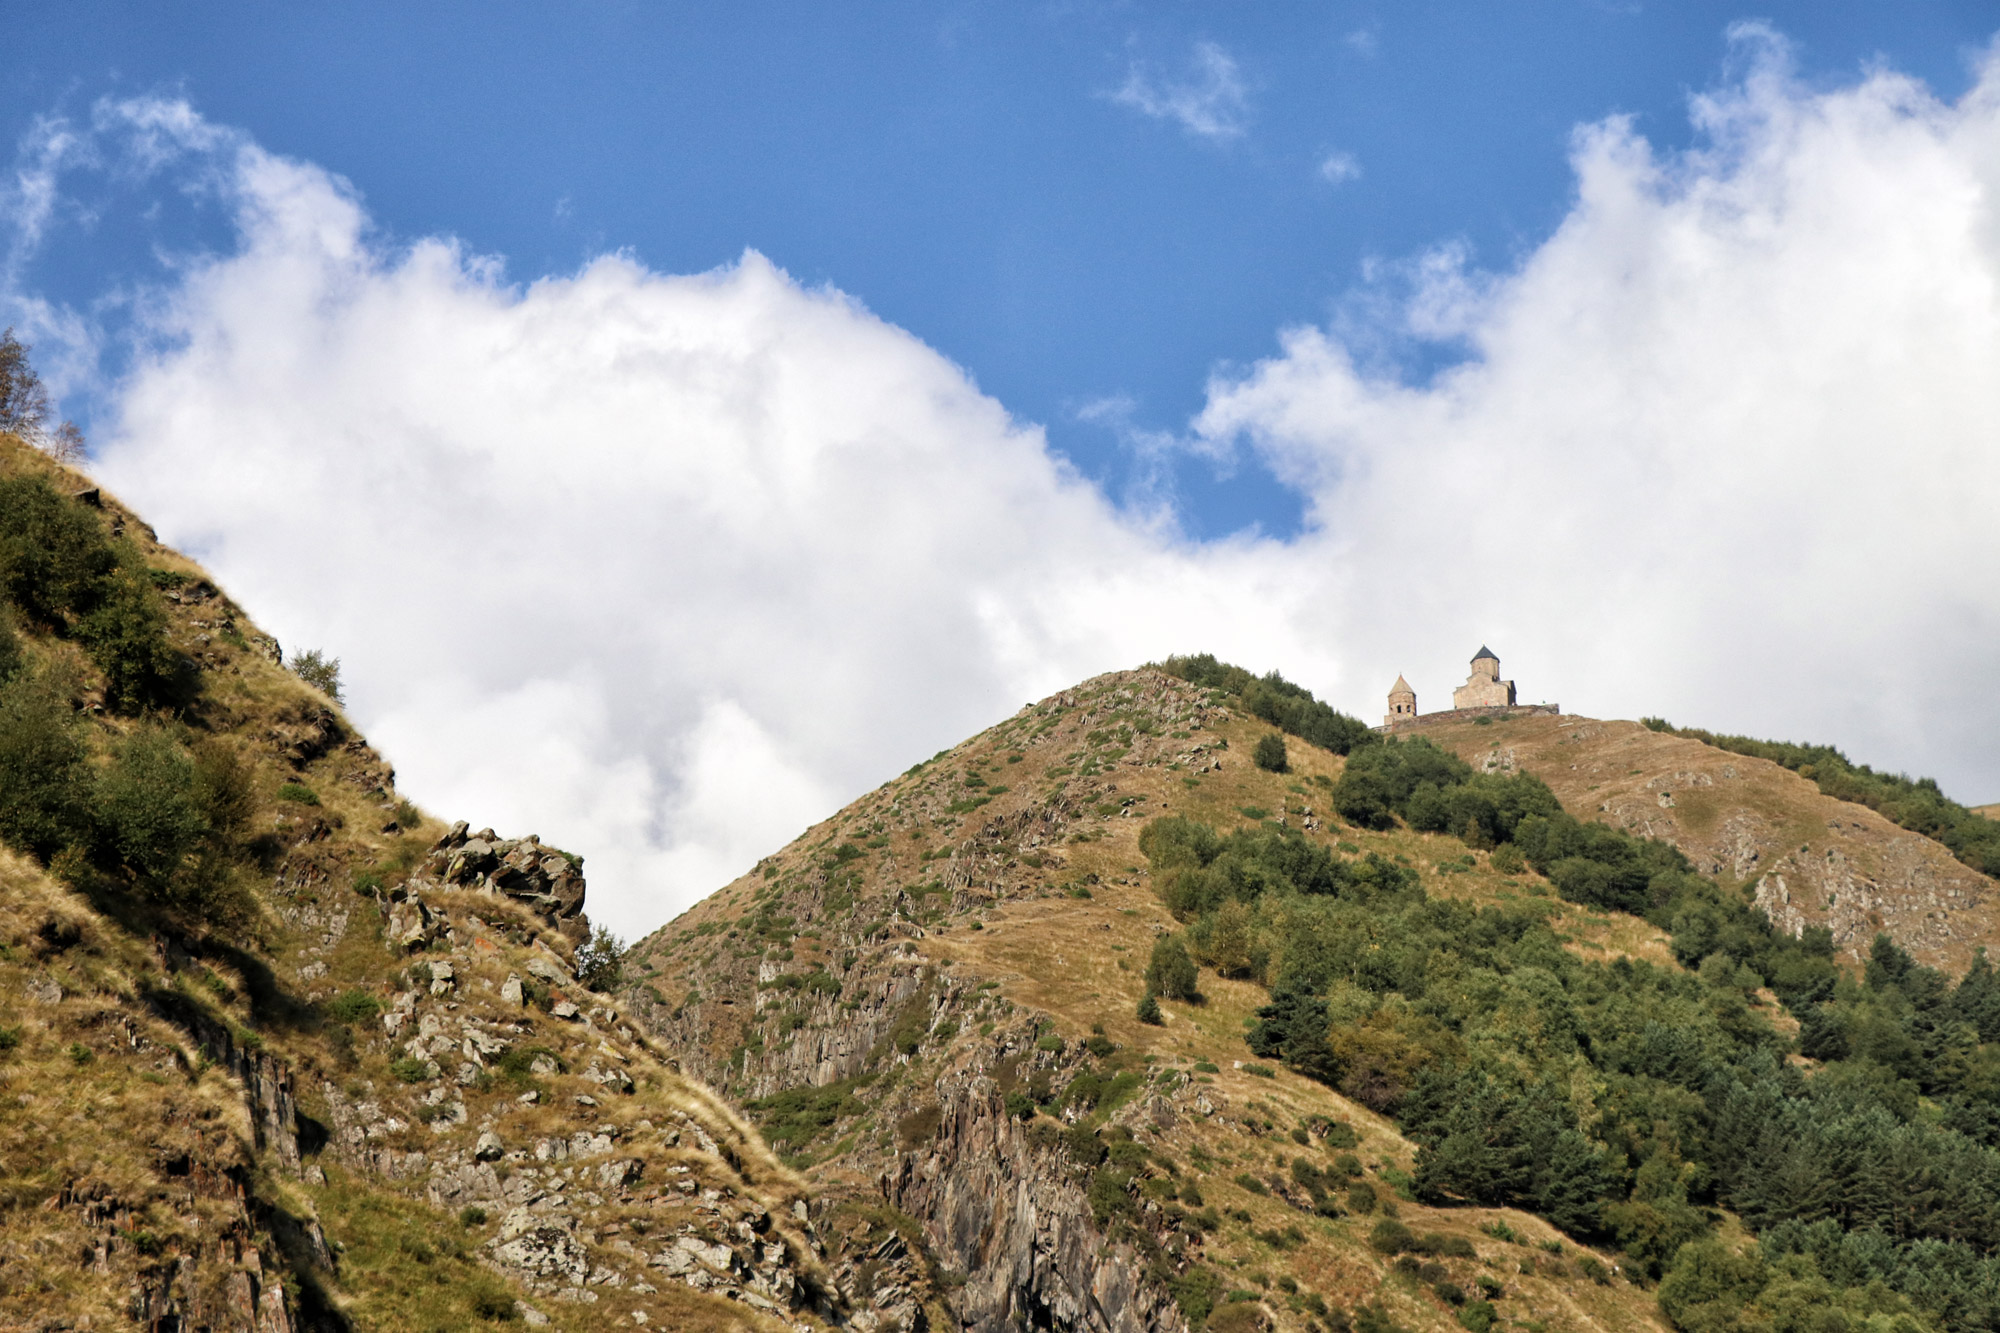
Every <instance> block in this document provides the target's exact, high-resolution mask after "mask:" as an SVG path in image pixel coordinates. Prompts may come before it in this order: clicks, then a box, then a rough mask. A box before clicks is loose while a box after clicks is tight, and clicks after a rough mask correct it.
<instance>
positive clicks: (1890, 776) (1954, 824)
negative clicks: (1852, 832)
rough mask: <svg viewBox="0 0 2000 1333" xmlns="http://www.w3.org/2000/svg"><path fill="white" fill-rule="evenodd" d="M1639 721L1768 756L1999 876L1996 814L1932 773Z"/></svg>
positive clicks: (1828, 749)
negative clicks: (1912, 773) (1910, 773)
mask: <svg viewBox="0 0 2000 1333" xmlns="http://www.w3.org/2000/svg"><path fill="white" fill-rule="evenodd" d="M1640 721H1641V722H1643V723H1644V724H1645V725H1646V727H1647V728H1648V729H1649V730H1651V731H1659V732H1665V733H1666V734H1667V735H1670V736H1683V737H1686V738H1687V739H1688V740H1695V741H1701V742H1703V743H1704V744H1707V745H1713V746H1714V747H1715V748H1716V749H1718V750H1727V751H1729V752H1730V753H1731V754H1742V755H1749V756H1751V757H1752V758H1756V759H1768V760H1770V761H1771V762H1772V763H1774V764H1778V765H1780V766H1782V767H1784V768H1788V769H1790V770H1792V772H1794V773H1797V774H1798V775H1799V776H1800V777H1802V778H1810V779H1811V780H1812V781H1813V782H1814V783H1815V784H1817V785H1818V787H1819V789H1820V790H1821V791H1822V792H1824V793H1826V794H1827V795H1828V796H1831V797H1833V798H1834V799H1835V800H1840V801H1852V802H1853V803H1855V804H1856V805H1865V806H1867V807H1868V808H1869V809H1871V810H1873V811H1875V812H1876V813H1877V814H1879V815H1881V816H1882V817H1883V818H1885V819H1887V820H1889V821H1890V822H1891V823H1894V824H1896V825H1898V826H1900V827H1902V828H1906V829H1908V830H1910V831H1911V832H1912V833H1921V834H1923V835H1924V836H1925V837H1926V838H1931V839H1934V840H1935V841H1937V842H1941V843H1943V844H1944V845H1945V846H1946V847H1948V848H1950V849H1951V854H1952V855H1953V856H1956V857H1957V858H1958V859H1959V860H1960V861H1963V862H1964V863H1965V864H1966V865H1969V866H1971V867H1972V868H1973V869H1974V870H1977V871H1979V872H1980V873H1981V874H1986V875H1992V876H1994V877H1995V878H2000V820H1992V819H1988V818H1986V817H1985V816H1984V815H1981V814H1977V813H1975V812H1974V811H1972V810H1969V809H1967V808H1966V807H1965V806H1962V805H1960V804H1959V803H1958V802H1957V801H1954V800H1952V799H1951V798H1950V797H1949V796H1946V795H1945V794H1944V792H1943V791H1941V790H1940V789H1939V788H1938V784H1937V779H1935V778H1909V777H1905V776H1904V775H1903V774H1901V773H1877V772H1876V771H1875V770H1874V769H1872V768H1870V767H1869V766H1868V765H1866V764H1857V763H1855V762H1854V761H1853V760H1851V759H1849V758H1848V757H1847V756H1846V755H1845V754H1842V753H1841V752H1840V751H1839V750H1837V749H1835V748H1834V747H1833V746H1831V745H1797V744H1794V743H1792V742H1790V741H1760V740H1755V739H1753V738H1751V737H1749V736H1725V735H1717V734H1716V733H1715V732H1712V731H1703V730H1702V729H1700V728H1699V727H1676V726H1674V725H1673V724H1672V723H1670V722H1668V721H1667V720H1666V719H1665V718H1660V717H1648V718H1641V719H1640Z"/></svg>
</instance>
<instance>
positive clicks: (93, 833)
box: [0, 476, 255, 926]
mask: <svg viewBox="0 0 2000 1333" xmlns="http://www.w3.org/2000/svg"><path fill="white" fill-rule="evenodd" d="M24 630H32V631H35V632H36V637H38V638H40V639H42V640H44V641H53V642H60V641H64V640H67V641H69V642H72V643H74V644H76V645H77V646H78V647H80V648H81V649H82V650H83V653H84V655H85V657H87V658H88V660H89V661H90V663H92V664H93V665H94V666H95V667H96V668H97V670H98V672H99V673H101V675H102V679H103V683H104V702H105V706H106V709H107V710H108V711H109V712H111V713H112V714H114V715H117V714H124V715H127V716H128V717H130V718H131V719H132V720H131V721H129V722H126V723H123V724H121V725H120V726H119V727H118V728H117V729H116V730H115V731H113V730H109V729H105V728H99V727H95V726H93V725H91V724H90V723H89V722H88V721H86V719H85V717H84V716H83V715H82V714H81V713H80V712H79V710H78V708H77V706H76V699H77V698H78V696H79V695H81V694H82V693H83V672H82V669H81V665H80V663H78V662H77V661H76V660H75V659H74V658H72V657H70V656H68V655H66V654H65V653H63V652H59V651H51V650H50V648H41V649H33V648H31V647H30V639H29V638H28V637H26V636H24V634H23V631H24ZM166 631H167V616H166V609H165V607H164V605H163V604H162V602H161V600H160V594H159V591H158V589H157V588H155V587H154V585H153V582H152V579H151V577H150V575H149V573H148V571H147V568H146V566H145V563H144V562H143V560H141V559H140V557H139V555H138V552H137V551H136V550H134V549H133V548H132V546H131V545H130V544H129V543H126V542H122V541H118V540H115V539H113V538H112V537H110V536H109V535H108V534H107V533H106V532H105V530H104V525H103V524H102V522H101V521H100V520H99V518H98V517H97V515H96V514H94V513H93V512H92V511H90V510H89V509H87V508H85V507H84V506H83V505H81V504H79V503H78V502H77V501H75V500H73V499H71V498H70V497H68V496H65V495H63V494H61V493H60V492H58V491H57V490H56V489H55V488H54V487H52V486H51V485H49V483H48V482H47V481H46V480H44V479H42V478H39V477H18V476H17V477H0V841H4V842H5V843H7V844H8V845H9V846H12V847H15V848H18V849H20V850H21V851H24V852H28V853H30V854H31V855H33V856H36V857H38V858H39V859H41V860H42V861H43V862H44V863H46V864H50V865H52V866H54V867H55V868H56V869H57V870H58V871H59V872H61V873H63V874H64V875H66V876H67V877H69V878H71V879H78V878H80V877H83V876H86V875H90V874H96V875H101V876H105V877H109V878H110V879H111V880H114V881H115V882H118V883H121V884H124V885H128V886H130V887H131V888H133V889H136V890H137V891H138V893H139V894H140V895H141V897H142V898H143V899H144V900H145V901H148V902H150V903H153V904H155V905H157V906H160V907H163V908H165V909H167V910H168V911H170V912H172V913H174V914H176V915H178V916H181V917H184V918H187V919H189V920H192V921H198V922H201V923H205V924H207V925H210V926H223V925H231V924H240V923H241V922H243V921H244V920H246V919H247V917H248V915H249V913H250V910H251V909H250V902H251V899H250V896H249V894H248V891H247V889H246V888H245V887H244V883H243V875H242V869H243V862H244V860H245V858H246V856H247V855H248V854H249V849H248V844H247V839H248V838H249V836H250V823H251V817H252V814H253V812H254V804H255V802H254V794H253V790H252V783H251V776H250V771H249V768H248V766H247V765H246V764H245V762H244V761H243V759H242V757H241V755H240V754H239V753H238V751H237V750H236V749H235V748H234V747H232V746H231V745H229V744H228V743H226V742H224V741H221V740H219V739H216V738H213V737H197V736H196V735H195V734H194V733H192V732H190V731H189V730H187V729H186V728H185V727H182V726H180V725H178V724H176V723H174V722H172V721H171V720H168V719H166V718H164V717H162V716H161V715H160V713H159V712H157V711H156V710H159V709H161V708H162V707H164V706H170V705H172V704H173V703H175V702H177V701H178V700H179V698H180V697H181V693H182V691H183V690H184V689H185V687H186V684H187V677H186V674H185V665H184V662H183V660H182V658H181V657H180V655H179V654H177V653H176V652H175V651H174V650H173V649H172V647H171V645H170V644H169V643H168V640H167V632H166Z"/></svg>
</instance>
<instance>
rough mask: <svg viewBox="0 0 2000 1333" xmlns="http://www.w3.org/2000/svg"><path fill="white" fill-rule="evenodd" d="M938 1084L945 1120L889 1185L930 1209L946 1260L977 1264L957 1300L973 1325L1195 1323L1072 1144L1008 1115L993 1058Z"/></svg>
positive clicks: (967, 1266)
mask: <svg viewBox="0 0 2000 1333" xmlns="http://www.w3.org/2000/svg"><path fill="white" fill-rule="evenodd" d="M1017 1038H1026V1039H1032V1032H1031V1031H1029V1032H1023V1033H1019V1034H1017ZM1023 1044H1026V1043H1025V1042H1024V1043H1023ZM1006 1050H1007V1045H1006V1044H1004V1043H1003V1044H1002V1045H1001V1047H1000V1048H999V1053H1000V1054H1001V1055H1002V1058H1004V1053H1005V1052H1006ZM981 1054H984V1052H982V1053H981ZM935 1087H936V1093H937V1099H938V1100H937V1105H938V1130H937V1132H936V1134H935V1135H933V1136H932V1137H931V1138H930V1140H929V1141H928V1142H925V1143H923V1144H921V1145H919V1146H918V1147H917V1149H916V1150H915V1151H911V1152H905V1153H903V1154H901V1155H900V1156H899V1157H898V1158H897V1159H896V1161H895V1163H894V1164H893V1165H892V1166H891V1167H890V1169H889V1170H888V1172H887V1173H886V1174H885V1175H884V1177H883V1179H882V1193H883V1196H884V1197H885V1198H886V1199H888V1201H889V1202H890V1203H892V1204H894V1205H895V1206H896V1207H898V1208H900V1209H902V1210H903V1211H905V1212H907V1213H909V1214H910V1215H911V1216H914V1217H919V1218H922V1219H924V1221H925V1224H926V1232H927V1234H928V1236H929V1237H930V1240H931V1244H932V1247H933V1249H934V1250H935V1252H936V1253H937V1255H938V1257H939V1259H940V1260H941V1261H942V1262H943V1263H944V1264H945V1266H946V1267H948V1268H950V1269H953V1270H955V1271H957V1272H960V1273H963V1274H965V1275H966V1281H965V1285H964V1286H963V1287H962V1288H960V1289H959V1291H958V1292H957V1294H956V1297H955V1299H954V1301H953V1308H954V1312H955V1313H956V1314H957V1315H958V1317H959V1320H960V1323H961V1326H962V1327H963V1328H965V1329H968V1330H974V1331H976V1333H1004V1331H1005V1330H1011V1329H1015V1328H1021V1327H1028V1328H1060V1329H1080V1330H1083V1329H1087V1330H1090V1331H1091V1333H1185V1331H1186V1329H1187V1321H1186V1320H1185V1319H1184V1318H1182V1316H1181V1314H1180V1312H1179V1310H1177V1309H1176V1308H1175V1307H1174V1305H1173V1302H1172V1299H1171V1298H1170V1297H1169V1296H1167V1295H1166V1294H1165V1293H1164V1292H1163V1291H1161V1290H1160V1288H1159V1286H1158V1284H1157V1283H1152V1282H1148V1281H1146V1280H1145V1276H1144V1270H1145V1264H1144V1263H1143V1262H1141V1261H1140V1259H1139V1258H1138V1257H1137V1255H1136V1254H1135V1253H1134V1252H1133V1250H1132V1248H1131V1247H1130V1246H1129V1245H1116V1244H1109V1243H1107V1241H1106V1238H1105V1235H1104V1232H1103V1230H1102V1228H1100V1227H1099V1226H1098V1224H1097V1221H1096V1219H1095V1218H1094V1217H1093V1215H1092V1212H1091V1207H1090V1202H1089V1200H1088V1198H1087V1197H1086V1196H1085V1193H1084V1191H1083V1190H1082V1189H1080V1188H1079V1187H1078V1183H1077V1180H1076V1179H1075V1176H1074V1172H1073V1171H1072V1170H1071V1168H1070V1167H1069V1165H1068V1164H1067V1163H1066V1162H1065V1161H1064V1160H1063V1158H1062V1154H1061V1152H1060V1150H1059V1149H1056V1148H1053V1147H1047V1146H1045V1147H1043V1148H1041V1149H1040V1150H1037V1149H1036V1148H1035V1147H1034V1146H1032V1145H1031V1143H1030V1140H1029V1135H1028V1131H1027V1128H1026V1127H1025V1126H1024V1125H1023V1124H1022V1123H1021V1121H1020V1120H1019V1119H1018V1118H1016V1117H1013V1116H1009V1115H1008V1114H1007V1112H1006V1109H1005V1101H1004V1098H1003V1097H1002V1095H1001V1092H1000V1088H999V1084H998V1083H997V1082H996V1081H995V1079H994V1078H993V1077H992V1066H991V1065H990V1064H987V1063H986V1062H985V1061H983V1060H981V1059H980V1058H979V1056H974V1057H973V1060H972V1061H971V1062H970V1063H969V1066H968V1067H965V1068H961V1069H958V1070H954V1071H953V1072H952V1073H950V1074H947V1075H946V1076H944V1077H943V1078H941V1079H939V1080H938V1082H937V1083H936V1085H935ZM1156 1215H1157V1212H1156ZM1168 1234H1169V1238H1170V1239H1171V1238H1172V1237H1171V1233H1168Z"/></svg>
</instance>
